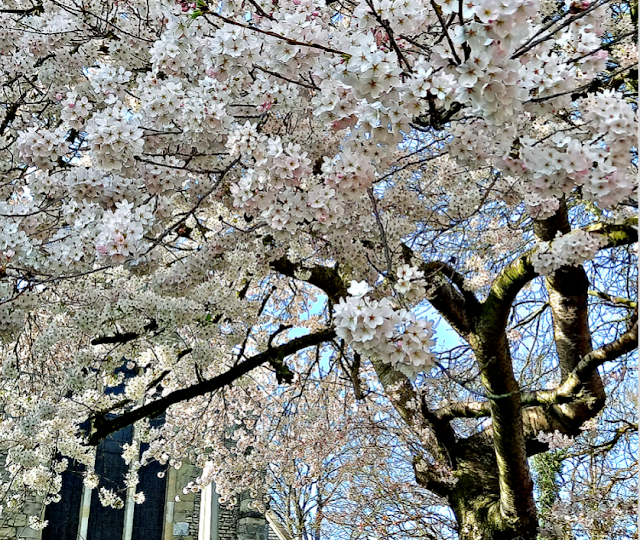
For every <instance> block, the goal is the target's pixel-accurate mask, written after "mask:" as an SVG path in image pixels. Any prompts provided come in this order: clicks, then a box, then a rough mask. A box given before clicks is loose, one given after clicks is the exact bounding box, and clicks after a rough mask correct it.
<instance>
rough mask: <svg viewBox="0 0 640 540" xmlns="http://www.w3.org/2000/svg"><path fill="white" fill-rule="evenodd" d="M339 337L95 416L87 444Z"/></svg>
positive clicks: (323, 334) (318, 336) (280, 350)
mask: <svg viewBox="0 0 640 540" xmlns="http://www.w3.org/2000/svg"><path fill="white" fill-rule="evenodd" d="M335 335H336V334H335V331H334V330H332V329H328V330H322V331H319V332H315V333H313V334H308V335H306V336H302V337H299V338H295V339H292V340H291V341H289V342H287V343H284V344H283V345H279V346H277V347H272V348H269V349H267V350H266V351H264V352H262V353H260V354H256V355H255V356H252V357H250V358H248V359H247V360H245V361H244V362H242V363H240V364H238V365H237V366H234V367H232V368H231V369H229V370H228V371H226V372H225V373H222V374H221V375H218V376H216V377H213V378H211V379H208V380H204V381H202V382H200V383H198V384H194V385H192V386H190V387H188V388H182V389H180V390H175V391H174V392H171V393H170V394H169V395H167V396H165V397H162V398H160V399H157V400H155V401H152V402H150V403H147V404H145V405H142V406H141V407H138V408H136V409H133V410H131V411H128V412H125V413H123V414H121V415H120V416H117V417H115V418H107V417H106V415H103V414H101V413H98V414H96V415H94V416H93V417H92V424H93V427H92V430H91V433H90V435H89V438H88V441H87V442H88V444H90V445H96V444H98V443H99V442H100V441H101V440H102V439H104V438H105V437H107V436H108V435H110V434H111V433H115V432H116V431H118V430H120V429H122V428H123V427H126V426H129V425H131V424H133V423H134V422H137V421H138V420H142V419H143V418H155V417H157V416H158V415H160V414H162V413H163V412H164V411H166V410H167V409H168V408H169V407H170V406H171V405H175V404H176V403H180V402H183V401H186V400H189V399H193V398H195V397H198V396H202V395H204V394H209V393H211V392H215V391H216V390H219V389H220V388H223V387H224V386H227V385H229V384H231V383H233V381H235V380H237V379H238V378H240V377H242V376H243V375H246V374H247V373H249V372H250V371H251V370H253V369H255V368H257V367H260V366H261V365H263V364H265V363H267V362H273V361H275V359H280V361H281V359H282V358H284V357H286V356H289V355H291V354H295V353H297V352H299V351H301V350H303V349H306V348H307V347H313V346H314V345H318V344H321V343H324V342H327V341H331V340H332V339H333V338H334V337H335Z"/></svg>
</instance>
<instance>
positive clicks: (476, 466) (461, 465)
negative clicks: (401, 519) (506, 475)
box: [416, 429, 538, 540]
mask: <svg viewBox="0 0 640 540" xmlns="http://www.w3.org/2000/svg"><path fill="white" fill-rule="evenodd" d="M451 458H452V462H453V463H454V476H455V477H456V478H457V483H456V484H455V485H453V486H451V485H450V486H448V487H447V488H446V489H445V490H443V491H440V492H439V494H440V495H441V496H443V497H444V498H446V499H447V501H448V503H449V505H450V506H451V508H452V510H453V511H454V513H455V516H456V521H457V523H458V534H459V536H460V539H461V540H535V538H536V535H537V530H538V520H537V518H536V517H535V516H533V517H531V518H530V519H521V518H520V519H518V518H515V519H514V518H513V517H510V516H508V515H505V513H504V512H503V511H502V510H501V507H500V479H499V474H498V471H499V467H498V463H497V460H496V454H495V448H494V440H493V435H492V430H491V429H487V430H485V431H483V432H481V433H478V434H476V435H474V436H472V437H469V438H468V439H461V440H459V441H458V442H457V443H456V445H455V448H454V449H453V451H452V454H451ZM416 479H417V481H418V482H419V483H420V484H422V485H425V487H428V488H429V489H431V490H433V491H436V492H438V488H437V486H435V485H434V483H433V482H432V479H431V477H430V476H429V475H424V474H421V473H420V472H418V473H417V474H416Z"/></svg>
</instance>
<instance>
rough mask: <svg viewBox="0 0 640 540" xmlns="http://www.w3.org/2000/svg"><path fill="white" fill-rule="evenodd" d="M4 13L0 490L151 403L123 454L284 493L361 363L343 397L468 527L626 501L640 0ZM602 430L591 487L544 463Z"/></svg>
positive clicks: (345, 1) (9, 500)
mask: <svg viewBox="0 0 640 540" xmlns="http://www.w3.org/2000/svg"><path fill="white" fill-rule="evenodd" d="M0 22H1V24H0V35H1V38H0V72H1V73H2V78H1V80H2V89H3V92H2V109H1V113H2V117H1V118H0V154H1V156H0V167H2V172H3V180H2V183H1V185H0V191H1V194H2V196H1V198H0V220H1V222H2V227H1V229H0V231H1V232H0V269H1V270H0V287H1V289H2V291H1V293H0V312H1V316H0V338H1V340H2V349H1V350H2V353H1V360H2V377H1V378H0V392H1V393H2V394H1V395H2V401H1V402H0V403H1V409H0V449H1V451H2V452H3V455H5V456H6V461H5V467H4V468H3V471H2V472H1V473H0V498H2V501H3V502H2V505H3V507H4V508H6V509H7V510H15V509H16V508H18V507H19V506H20V504H21V503H22V502H23V501H24V500H25V497H26V496H27V495H28V494H33V493H36V494H38V495H40V496H41V497H43V498H44V500H45V502H51V501H55V500H56V499H57V497H58V496H59V495H58V491H59V489H60V481H61V480H60V478H61V477H60V474H61V472H62V471H63V470H64V469H65V467H66V464H67V461H66V460H67V458H73V459H76V460H78V461H80V462H82V463H84V464H85V465H86V466H87V467H88V472H87V476H86V479H85V481H86V482H87V484H88V485H93V484H95V474H93V472H92V469H91V467H92V465H93V460H94V458H95V452H94V449H95V445H96V444H97V443H98V442H99V441H101V440H102V439H104V438H105V437H106V436H108V435H109V434H112V433H114V432H116V431H118V430H120V429H122V428H123V427H125V426H128V425H132V424H135V425H136V433H138V434H139V438H140V442H148V443H149V444H150V447H149V450H148V451H146V452H145V453H144V455H143V456H141V457H140V459H138V452H139V450H138V446H137V445H136V444H133V445H131V446H129V447H127V448H125V449H124V454H123V457H124V459H125V460H126V461H127V462H130V463H133V464H134V465H135V466H141V465H143V464H144V463H145V462H147V461H149V460H151V459H157V460H160V461H161V462H163V463H164V462H169V463H171V464H172V465H175V466H177V465H178V464H179V463H180V462H181V460H184V459H189V460H190V461H191V462H192V463H194V464H196V465H199V466H200V467H202V468H203V469H204V470H206V471H207V473H206V474H203V477H202V478H200V479H198V480H197V481H195V482H194V483H193V484H192V485H190V486H188V488H187V489H194V490H198V489H201V488H202V486H203V485H205V484H206V483H208V482H211V481H215V482H216V486H217V489H218V491H219V493H220V495H221V497H222V498H223V500H226V501H228V502H232V500H233V497H234V496H235V495H236V494H237V493H238V491H239V490H247V489H249V490H251V489H253V490H254V491H255V492H256V497H258V499H260V493H264V492H265V491H264V479H265V474H264V471H265V470H267V469H268V468H269V467H270V466H274V467H275V466H280V467H282V470H289V471H290V469H287V467H291V466H294V465H293V462H287V459H288V457H289V456H291V459H293V458H294V457H295V458H296V459H300V460H302V462H304V463H305V464H306V466H309V467H311V464H310V462H309V456H307V455H305V454H304V453H296V452H294V449H295V445H296V444H302V443H301V441H307V442H306V443H304V444H311V443H310V442H309V441H310V440H312V438H309V439H307V438H304V437H302V435H301V433H302V430H304V427H303V426H304V425H305V423H304V422H302V420H301V421H300V422H299V423H297V424H296V420H295V415H296V414H297V413H296V411H302V412H303V414H304V415H308V411H309V408H311V409H313V408H314V407H313V406H311V405H309V406H301V405H299V403H302V402H301V401H300V400H304V399H307V398H306V397H305V396H306V393H307V392H310V396H311V397H309V398H308V399H309V401H307V402H306V403H308V404H314V403H315V404H316V405H315V407H316V408H318V409H320V408H321V405H320V404H321V403H323V401H322V400H319V399H317V393H318V392H319V390H318V388H317V385H318V384H321V381H322V379H323V378H324V377H329V378H331V377H340V378H341V379H340V380H342V381H343V383H344V386H343V387H342V388H341V389H340V390H336V389H335V388H334V389H333V390H331V391H330V392H329V390H326V391H327V392H329V394H330V396H329V397H330V401H331V408H330V410H335V411H338V410H340V404H343V405H345V404H347V403H351V402H353V401H354V400H355V401H356V402H358V403H360V402H361V403H362V405H358V407H360V408H361V409H362V410H364V411H368V412H366V413H365V412H363V413H362V414H363V415H364V420H363V422H364V421H365V420H366V422H368V423H369V424H372V423H375V421H376V420H377V419H378V420H379V418H380V415H382V416H383V417H385V418H388V421H387V422H386V423H383V424H384V426H386V427H385V429H388V430H389V431H388V433H389V435H387V436H389V437H392V438H393V440H394V441H399V442H398V445H399V447H402V448H403V449H404V450H403V451H406V452H407V453H408V454H405V455H408V456H410V460H409V461H410V463H411V466H412V468H413V475H414V478H415V481H416V482H417V484H419V486H421V488H424V489H426V490H428V492H429V493H431V494H432V495H433V497H437V498H438V500H439V501H441V502H442V503H443V504H446V505H448V506H449V507H450V509H451V510H450V511H451V513H452V514H451V515H452V516H453V517H454V518H455V521H456V525H455V527H454V528H455V531H456V533H457V534H458V536H459V537H460V538H462V539H465V540H467V539H469V540H470V539H482V540H485V539H486V540H503V539H504V540H507V539H508V540H511V539H514V538H523V539H525V540H528V539H533V538H535V537H536V535H537V534H538V532H539V531H541V530H543V529H544V527H547V525H548V527H547V529H548V530H555V529H553V527H552V525H553V523H554V520H555V519H556V517H557V515H558V513H562V512H565V513H568V514H567V515H569V514H571V513H570V512H569V511H568V510H566V508H568V506H567V505H569V506H570V507H571V508H573V509H577V510H575V512H574V514H575V515H574V514H571V515H574V517H575V519H574V518H571V519H569V526H570V527H578V528H579V527H587V528H588V530H589V531H595V532H598V534H601V529H602V526H604V525H602V524H603V523H605V522H606V520H607V519H609V518H608V517H606V516H618V517H619V515H620V512H622V513H624V512H627V513H628V512H630V510H628V508H627V506H628V505H627V506H625V504H627V503H626V502H625V501H622V502H621V503H620V504H618V502H616V501H618V498H620V497H622V498H624V497H627V498H628V497H629V496H628V490H629V482H631V481H632V480H633V478H632V476H633V475H629V474H627V475H626V476H625V474H623V473H620V474H619V475H618V474H617V473H616V474H609V473H610V472H611V471H612V470H614V469H615V470H618V469H620V470H623V469H624V470H630V469H629V468H628V467H627V465H625V466H624V467H620V466H619V464H620V463H623V462H625V463H626V461H625V460H627V461H628V458H629V456H628V453H625V452H624V451H623V450H619V449H620V448H623V449H624V448H625V444H626V447H628V446H629V445H630V444H632V443H630V442H629V441H631V439H632V437H633V435H632V430H631V429H629V426H633V425H634V423H635V419H634V417H633V416H629V415H633V413H632V412H630V411H629V410H628V409H624V410H625V411H626V412H625V414H621V410H622V409H621V407H620V406H619V404H620V403H621V402H623V401H624V399H623V397H622V396H624V395H625V394H624V392H628V391H629V388H630V387H632V386H633V382H630V379H629V377H630V376H631V375H632V374H633V372H634V369H635V364H634V363H633V356H632V354H633V351H634V350H635V348H636V341H637V300H636V297H637V295H636V292H637V287H636V272H635V268H636V252H635V248H634V244H635V243H636V242H637V230H636V228H637V218H636V217H635V207H636V205H637V199H636V194H635V182H634V178H635V175H636V172H637V140H636V108H637V99H636V98H637V96H636V92H637V67H636V63H637V45H636V42H635V36H636V34H637V3H636V2H635V1H632V2H628V1H626V0H624V1H614V0H595V1H593V2H589V1H583V2H579V1H576V2H567V3H562V2H558V1H556V0H504V1H501V2H498V1H497V0H469V1H466V0H464V1H463V0H458V1H457V2H456V1H454V0H431V1H430V2H426V1H417V0H361V1H360V0H358V1H352V0H327V1H324V0H292V1H291V2H289V1H284V0H273V1H265V0H223V1H222V2H219V3H213V2H206V1H202V0H198V2H197V3H191V2H185V1H178V2H176V1H175V0H161V1H154V2H148V1H146V0H145V1H143V0H83V1H80V0H42V1H38V0H3V1H2V2H0ZM123 366H124V367H126V368H127V370H128V371H129V372H133V373H135V376H132V377H128V378H126V380H125V378H124V374H123V373H124V372H123V369H122V368H123ZM319 381H320V382H319ZM118 385H124V393H123V394H122V393H120V394H119V393H116V392H113V391H111V389H112V388H113V387H114V386H118ZM383 393H384V396H383ZM314 396H315V397H314ZM608 396H609V397H608ZM385 400H387V401H385ZM385 403H386V405H385ZM389 404H390V406H392V408H393V411H392V412H388V410H387V409H388V407H387V406H388V405H389ZM322 407H325V405H322ZM385 407H387V408H386V409H385ZM380 408H382V409H384V410H385V411H387V412H381V411H380V410H379V409H380ZM343 410H345V409H344V407H343ZM161 414H166V418H167V420H166V422H165V424H164V426H163V427H161V428H158V427H151V424H150V423H149V419H152V418H155V417H157V416H159V415H161ZM336 414H337V412H336ZM279 415H280V416H281V417H282V418H283V419H286V420H287V422H291V424H290V425H291V433H289V434H288V436H287V437H284V438H282V441H283V442H282V447H281V448H279V449H278V452H276V451H275V449H274V448H273V447H272V446H270V445H269V441H272V440H273V436H274V433H277V430H276V431H274V429H275V427H274V426H277V420H278V418H279ZM292 415H293V418H290V417H291V416H292ZM367 415H368V416H367ZM385 415H386V416H385ZM335 421H336V424H335V425H339V426H341V427H340V430H339V431H340V433H343V434H344V433H345V431H344V430H346V429H351V428H353V429H355V426H354V425H353V424H352V423H351V422H352V419H350V417H349V415H347V414H345V416H344V417H343V418H338V419H336V420H335ZM274 422H276V424H274ZM625 422H626V424H625ZM585 424H586V425H587V426H591V428H590V430H587V431H592V432H593V433H595V435H594V438H593V439H592V440H591V439H590V441H591V442H590V443H589V444H587V443H584V442H581V441H582V439H580V438H578V439H576V437H578V436H580V437H585V435H580V434H581V433H582V432H583V431H585V429H584V426H585ZM329 425H331V424H329ZM86 426H89V428H87V427H86ZM625 426H626V427H625ZM605 428H607V429H605ZM609 428H613V429H614V435H612V437H613V438H615V441H614V443H612V440H613V439H612V438H611V436H610V437H609V438H607V430H608V429H609ZM309 429H310V430H311V431H313V433H316V431H315V430H316V428H313V429H312V428H309ZM317 429H318V430H319V429H320V427H317ZM323 429H325V433H326V429H327V425H325V426H324V428H323ZM625 430H626V431H625ZM320 432H322V431H320ZM391 434H393V435H391ZM369 436H370V434H363V435H362V436H361V438H356V440H362V441H365V440H367V437H369ZM359 437H360V435H359ZM616 437H617V438H616ZM326 440H327V441H333V439H331V438H329V437H327V438H326ZM376 440H377V441H380V440H384V437H382V438H378V439H376ZM389 440H391V439H389ZM567 441H569V442H567ZM576 441H577V442H576ZM617 441H622V442H624V441H627V442H626V443H625V444H622V445H618V444H617ZM332 444H335V445H339V441H337V440H335V441H334V442H333V443H332ZM340 444H342V443H340ZM568 444H572V445H575V446H576V448H582V451H579V450H575V452H573V454H572V453H571V451H570V450H567V451H566V452H568V453H563V452H564V450H562V451H561V450H559V449H558V446H563V445H565V446H566V445H568ZM611 444H613V446H612V447H611V448H614V447H615V448H617V449H618V450H616V451H617V452H618V453H615V452H614V453H613V454H612V453H610V452H609V453H606V455H607V456H614V457H609V458H607V459H608V461H607V459H604V458H602V459H601V460H600V461H598V459H600V458H598V457H597V456H598V455H600V454H598V451H597V447H598V445H604V447H605V448H608V446H607V445H611ZM580 445H583V446H582V447H581V446H580ZM287 448H289V451H287ZM587 455H589V456H593V460H594V463H596V462H598V463H599V465H597V466H596V465H594V466H593V467H591V468H586V469H584V468H582V469H580V468H578V470H579V471H582V472H578V473H576V475H575V476H574V478H573V480H572V482H573V484H572V485H574V486H576V489H578V490H579V492H580V493H582V494H583V495H584V497H583V498H582V499H575V500H573V501H569V500H568V499H567V498H566V489H565V490H564V491H563V489H561V488H562V486H560V484H559V483H558V482H559V480H558V479H557V478H556V477H549V476H548V475H547V478H546V480H545V479H544V478H543V476H544V475H542V476H541V475H540V474H538V473H536V475H535V480H536V482H538V484H539V485H538V486H537V487H536V486H535V485H534V475H532V467H531V465H530V464H531V463H533V464H534V465H535V464H536V463H537V464H538V465H535V466H534V467H533V469H534V470H537V471H540V467H539V465H540V463H544V459H547V460H548V462H549V463H552V464H556V465H553V467H555V469H554V468H553V467H551V466H549V467H550V468H549V467H547V469H548V470H547V469H544V470H547V472H548V471H549V470H557V471H561V470H562V463H563V462H567V463H568V461H567V460H571V459H573V460H578V461H580V459H582V458H580V456H587ZM60 456H66V457H64V458H61V457H60ZM615 456H617V457H615ZM621 456H623V457H624V459H623V457H621ZM387 457H388V456H387ZM378 458H379V461H380V463H382V462H385V461H384V459H385V458H384V456H382V457H380V456H378ZM534 458H535V459H534ZM371 460H372V461H371V462H370V464H375V463H376V461H375V459H374V457H371ZM531 460H533V461H531ZM536 460H537V461H536ZM319 463H322V461H321V460H320V461H317V462H315V465H314V466H315V467H316V469H317V470H316V473H317V474H318V475H320V474H321V473H322V471H321V470H320V469H321V468H322V467H320V466H319V465H318V464H319ZM385 463H388V462H385ZM557 463H560V465H557ZM205 466H206V468H205ZM371 466H373V465H371ZM318 467H319V469H318ZM381 467H382V466H381ZM536 467H537V468H536ZM625 467H626V469H625ZM380 470H383V468H381V469H380ZM605 470H606V471H608V472H607V473H606V474H605V472H603V471H605ZM597 471H600V472H598V473H597V474H600V475H605V476H607V477H608V478H609V480H610V481H611V482H610V483H609V484H607V482H605V481H604V480H602V479H601V480H602V482H603V483H602V484H598V482H597V481H596V480H595V477H594V475H595V474H596V472H597ZM134 472H135V471H134ZM136 476H137V475H136V474H130V475H129V476H128V478H127V485H128V487H129V488H130V489H131V488H133V487H135V485H136ZM285 476H286V475H285ZM289 477H290V478H293V477H291V474H289ZM274 478H275V477H274ZM382 478H384V475H383V474H382V475H381V476H379V477H378V478H377V480H376V481H378V480H380V479H382ZM391 480H392V479H391V477H390V478H389V482H391ZM545 482H546V483H545ZM605 484H607V485H609V486H612V487H611V489H610V490H609V492H608V493H609V494H610V495H611V497H610V498H609V499H607V501H609V502H610V503H611V504H610V505H609V506H607V504H608V503H607V501H601V502H602V504H604V507H602V508H600V507H598V508H596V509H595V510H593V509H592V506H593V505H591V506H589V505H590V502H589V498H591V502H593V498H594V497H597V492H598V490H597V486H598V485H605ZM354 485H357V482H356V483H355V484H354ZM544 486H546V488H545V487H544ZM554 486H555V487H554ZM290 487H294V486H293V485H292V486H290ZM343 487H344V486H343ZM614 487H615V489H614ZM542 488H544V489H542ZM345 489H346V488H345ZM545 490H546V491H545ZM389 493H392V491H390V492H389ZM541 494H542V495H544V497H542V495H541ZM119 497H120V496H119V495H118V494H117V493H114V492H108V491H107V490H104V493H101V500H102V502H103V504H107V505H112V506H118V505H120V504H122V501H121V499H120V498H119ZM536 497H538V506H537V507H536ZM545 497H546V498H545ZM616 497H617V498H616ZM138 499H139V500H142V495H140V496H139V497H138ZM415 500H419V497H416V498H415ZM423 500H424V504H425V505H428V504H430V503H429V502H428V500H429V499H428V498H425V499H423ZM585 501H586V502H585ZM627 502H628V501H627ZM264 503H265V501H260V500H258V501H257V503H256V504H264ZM623 503H624V504H623ZM563 505H565V506H563ZM596 506H598V505H596ZM601 506H602V505H601ZM563 508H564V509H565V510H563ZM594 508H595V507H594ZM592 510H593V511H592ZM553 512H555V514H553ZM572 512H573V510H572ZM581 512H582V517H581ZM589 512H591V514H589ZM594 512H595V513H594ZM598 512H600V514H598ZM607 512H609V513H608V514H607ZM616 512H617V513H616ZM554 516H556V517H554ZM594 516H595V517H594ZM597 516H600V517H597ZM603 516H605V517H603ZM408 519H410V518H408ZM572 520H573V521H572ZM580 520H582V521H580ZM589 520H591V521H589ZM541 523H542V527H543V529H541ZM32 525H33V526H34V527H40V526H42V524H41V523H39V522H38V520H37V519H35V520H34V521H33V523H32ZM549 527H550V528H549ZM589 527H591V528H589ZM598 527H600V528H598ZM547 529H545V530H547ZM585 530H586V529H585ZM387 532H388V531H387Z"/></svg>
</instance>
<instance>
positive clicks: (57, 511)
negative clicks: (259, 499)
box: [0, 427, 290, 540]
mask: <svg viewBox="0 0 640 540" xmlns="http://www.w3.org/2000/svg"><path fill="white" fill-rule="evenodd" d="M132 437H133V432H132V428H131V427H129V428H126V429H123V430H122V431H120V432H118V433H115V434H114V435H112V436H110V437H109V438H107V439H106V440H105V441H103V442H102V443H101V444H100V445H99V446H98V448H97V452H96V466H95V469H96V472H97V473H98V475H99V476H100V485H99V486H98V488H96V489H90V488H88V487H87V486H85V485H84V484H83V473H84V471H85V469H84V466H82V465H79V464H77V463H71V464H70V466H69V468H68V469H67V471H65V472H64V473H63V481H62V490H61V492H60V495H61V500H60V501H59V502H57V503H54V504H50V505H48V506H47V507H46V508H44V507H43V506H42V504H41V503H40V502H39V501H38V500H34V501H32V502H30V503H28V504H27V506H26V507H25V509H24V512H23V513H21V514H13V515H8V516H7V515H5V516H3V517H2V519H1V520H0V521H1V522H0V540H13V539H16V540H17V539H30V540H290V539H289V538H288V535H287V534H286V533H285V532H284V531H283V529H282V527H281V526H279V525H278V524H277V523H275V522H273V519H272V518H271V517H269V519H267V517H265V516H264V515H262V514H261V513H259V512H257V511H255V510H252V509H251V508H250V505H249V503H250V498H249V497H248V495H247V496H244V497H240V501H239V504H238V505H236V506H235V507H233V508H228V507H226V506H222V505H220V504H219V503H218V497H217V495H216V493H215V491H214V489H213V486H211V485H209V486H207V487H206V488H205V489H204V490H203V491H202V492H199V493H189V494H187V495H185V494H183V491H182V489H183V488H184V486H186V485H187V484H188V483H189V482H190V481H191V480H193V479H194V478H195V477H197V476H199V474H200V472H201V471H200V470H199V469H197V468H196V467H194V466H191V465H183V466H182V467H181V468H180V469H178V470H176V469H174V468H171V467H167V466H161V465H159V464H157V463H152V464H149V465H147V466H145V467H142V468H141V469H140V470H139V479H140V483H139V485H138V487H137V491H143V492H144V494H145V501H144V502H143V503H142V504H135V502H134V500H133V495H134V490H127V489H126V487H125V485H124V475H125V474H126V473H127V471H128V467H127V465H125V463H124V460H123V459H122V445H123V444H125V443H127V442H131V440H132ZM144 450H145V445H142V447H141V449H140V451H141V452H143V451H144ZM100 487H107V488H109V489H114V490H116V491H117V492H119V493H121V494H122V495H123V499H124V501H125V504H124V507H123V508H120V509H114V508H105V507H103V506H102V505H101V503H100V501H99V498H98V490H99V488H100ZM267 514H269V513H267ZM29 515H39V516H41V517H42V518H43V519H46V520H47V521H48V526H47V527H46V528H44V529H43V530H41V531H37V530H33V529H30V528H29V527H28V516H29ZM270 523H271V525H270Z"/></svg>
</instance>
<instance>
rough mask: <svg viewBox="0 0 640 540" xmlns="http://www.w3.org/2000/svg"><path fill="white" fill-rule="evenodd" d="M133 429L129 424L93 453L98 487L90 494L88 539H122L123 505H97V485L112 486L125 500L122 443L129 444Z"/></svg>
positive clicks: (108, 487) (125, 470)
mask: <svg viewBox="0 0 640 540" xmlns="http://www.w3.org/2000/svg"><path fill="white" fill-rule="evenodd" d="M132 435H133V428H132V427H131V426H128V427H126V428H124V429H122V430H120V431H118V432H117V433H114V434H113V435H110V436H109V437H108V438H107V439H105V440H104V441H103V442H101V443H100V445H99V446H98V449H97V452H96V473H98V475H99V476H100V486H99V487H98V489H95V490H94V491H93V493H92V495H91V510H90V513H89V531H88V540H121V539H122V530H123V527H124V507H123V508H119V509H115V508H105V507H104V506H102V504H100V500H99V498H98V491H99V489H100V487H105V488H107V489H112V490H114V491H115V492H116V493H118V495H119V496H120V498H121V499H122V500H123V501H124V500H125V498H126V488H125V485H124V475H125V474H126V473H127V471H128V469H129V467H128V466H127V465H126V464H125V462H124V460H123V459H122V446H123V445H124V444H125V443H131V440H132Z"/></svg>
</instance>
